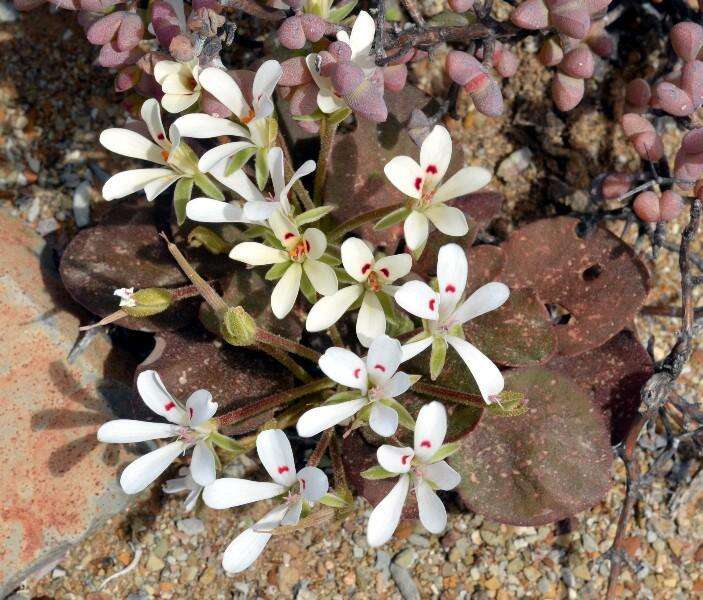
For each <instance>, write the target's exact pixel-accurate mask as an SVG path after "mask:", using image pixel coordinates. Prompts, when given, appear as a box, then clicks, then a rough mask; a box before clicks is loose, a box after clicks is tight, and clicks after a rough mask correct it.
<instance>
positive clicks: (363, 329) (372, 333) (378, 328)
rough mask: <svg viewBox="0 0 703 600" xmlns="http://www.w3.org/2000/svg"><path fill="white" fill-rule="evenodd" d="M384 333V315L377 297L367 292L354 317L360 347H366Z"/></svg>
mask: <svg viewBox="0 0 703 600" xmlns="http://www.w3.org/2000/svg"><path fill="white" fill-rule="evenodd" d="M385 331H386V314H385V313H384V312H383V306H381V301H380V300H379V299H378V296H377V295H376V294H374V293H373V292H372V291H370V290H367V291H366V293H365V294H364V299H363V301H362V302H361V308H360V309H359V314H358V315H357V317H356V336H357V337H358V338H359V341H360V342H361V345H362V346H364V347H368V346H369V344H371V342H373V341H374V340H375V339H376V338H377V337H378V336H379V335H383V333H384V332H385Z"/></svg>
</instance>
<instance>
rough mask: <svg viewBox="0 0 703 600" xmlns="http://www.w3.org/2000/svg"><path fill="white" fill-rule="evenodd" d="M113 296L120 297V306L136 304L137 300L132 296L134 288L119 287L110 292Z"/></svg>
mask: <svg viewBox="0 0 703 600" xmlns="http://www.w3.org/2000/svg"><path fill="white" fill-rule="evenodd" d="M112 293H113V294H114V295H115V296H117V297H118V298H119V299H120V306H130V307H131V306H136V305H137V302H136V300H135V299H134V298H133V296H134V288H133V287H131V288H119V289H116V290H115V291H114V292H112Z"/></svg>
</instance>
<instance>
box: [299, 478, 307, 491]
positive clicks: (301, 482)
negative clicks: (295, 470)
mask: <svg viewBox="0 0 703 600" xmlns="http://www.w3.org/2000/svg"><path fill="white" fill-rule="evenodd" d="M300 485H301V486H302V488H303V489H305V485H306V484H305V480H304V479H301V480H300Z"/></svg>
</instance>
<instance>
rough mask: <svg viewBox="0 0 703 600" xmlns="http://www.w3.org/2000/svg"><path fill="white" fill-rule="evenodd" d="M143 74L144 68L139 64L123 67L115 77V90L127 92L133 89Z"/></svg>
mask: <svg viewBox="0 0 703 600" xmlns="http://www.w3.org/2000/svg"><path fill="white" fill-rule="evenodd" d="M141 76H142V70H141V69H140V68H139V67H138V66H137V65H130V66H129V67H125V68H124V69H121V70H120V72H119V73H117V77H115V91H116V92H126V91H127V90H129V89H132V88H133V87H134V86H135V85H137V83H139V78H140V77H141Z"/></svg>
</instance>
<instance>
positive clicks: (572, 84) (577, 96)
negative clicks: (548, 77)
mask: <svg viewBox="0 0 703 600" xmlns="http://www.w3.org/2000/svg"><path fill="white" fill-rule="evenodd" d="M584 89H585V88H584V84H583V79H575V78H574V77H569V76H568V75H565V74H564V73H556V75H555V76H554V79H552V99H553V100H554V104H556V107H557V108H558V109H559V110H561V111H564V112H566V111H569V110H571V109H572V108H576V106H578V103H579V102H581V99H582V98H583V93H584Z"/></svg>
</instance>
